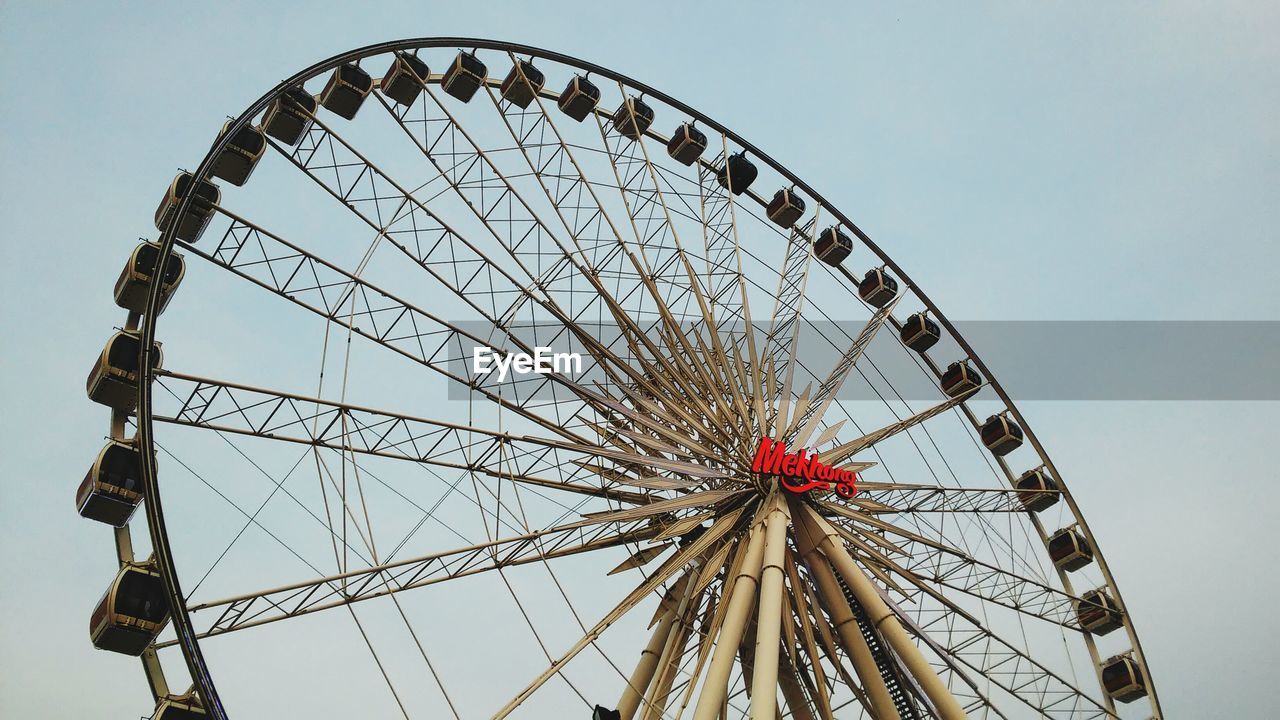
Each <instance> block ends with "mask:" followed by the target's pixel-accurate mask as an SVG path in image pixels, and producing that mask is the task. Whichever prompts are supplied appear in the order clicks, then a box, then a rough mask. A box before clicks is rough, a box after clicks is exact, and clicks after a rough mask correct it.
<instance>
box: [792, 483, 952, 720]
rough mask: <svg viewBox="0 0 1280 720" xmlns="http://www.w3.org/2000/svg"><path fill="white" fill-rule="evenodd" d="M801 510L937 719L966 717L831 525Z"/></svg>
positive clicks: (819, 542) (810, 510) (817, 516)
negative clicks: (927, 700) (932, 708)
mask: <svg viewBox="0 0 1280 720" xmlns="http://www.w3.org/2000/svg"><path fill="white" fill-rule="evenodd" d="M802 507H803V508H804V509H803V510H802V513H801V515H802V520H801V521H802V522H805V523H807V524H808V525H809V527H810V529H811V530H812V532H813V535H814V537H815V539H817V543H816V544H817V546H818V549H819V550H821V551H822V553H823V554H824V555H826V557H827V559H828V560H830V561H831V564H832V565H833V566H834V567H835V569H836V570H838V571H839V572H840V575H841V576H842V577H843V578H844V580H845V583H846V584H847V585H848V586H849V589H850V590H851V591H852V592H853V596H854V599H856V600H857V601H858V604H860V605H862V609H863V610H865V611H866V612H867V617H869V618H870V619H871V622H872V624H874V625H875V626H876V628H877V629H879V630H880V634H881V636H883V637H884V639H885V642H887V643H889V646H890V647H892V648H893V650H894V651H895V652H896V653H897V654H898V657H900V658H901V659H902V664H903V665H905V666H906V668H907V671H908V672H910V673H911V676H912V677H914V678H915V679H916V682H917V683H918V684H919V685H920V688H921V689H922V690H923V691H924V694H925V696H927V697H928V698H929V701H930V702H932V703H933V706H934V708H935V709H937V711H938V715H939V717H940V718H942V720H966V719H967V718H968V715H967V714H965V711H964V709H963V708H961V707H960V703H959V702H957V701H956V699H955V696H953V695H952V694H951V691H950V690H948V689H947V686H946V685H944V684H943V682H942V680H941V679H939V678H938V674H937V673H936V672H934V670H933V667H931V666H930V665H929V661H928V660H925V657H924V655H923V654H922V653H921V652H920V648H918V647H916V645H915V643H913V642H911V638H910V637H909V636H908V635H907V631H906V630H904V629H902V624H901V623H899V622H898V619H897V617H895V616H894V614H893V611H892V610H890V609H889V606H888V605H886V604H885V602H884V600H883V599H882V598H881V597H880V593H878V592H876V589H875V586H874V585H872V584H871V580H869V579H868V578H867V576H866V574H865V573H863V572H862V569H861V568H859V567H858V564H857V563H855V562H854V561H853V557H852V556H850V555H849V553H848V552H847V551H846V550H845V548H844V543H843V542H842V541H841V540H840V536H839V534H837V533H836V531H835V528H833V527H831V524H830V523H828V522H827V521H826V520H824V519H823V518H822V517H821V516H819V515H818V514H817V513H816V512H814V511H813V509H812V508H810V507H808V506H802Z"/></svg>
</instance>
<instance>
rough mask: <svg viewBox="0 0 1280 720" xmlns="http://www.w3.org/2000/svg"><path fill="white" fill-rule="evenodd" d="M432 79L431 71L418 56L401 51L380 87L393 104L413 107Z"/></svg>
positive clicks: (384, 76)
mask: <svg viewBox="0 0 1280 720" xmlns="http://www.w3.org/2000/svg"><path fill="white" fill-rule="evenodd" d="M430 77H431V70H430V69H428V68H427V64H426V63H425V62H423V61H422V60H421V59H419V58H418V56H417V55H414V54H413V53H407V52H404V51H400V52H397V53H396V59H395V60H393V61H392V62H391V67H389V68H387V74H386V75H383V76H382V82H381V83H380V84H379V85H378V87H379V88H380V89H381V90H382V94H383V95H386V96H387V97H388V98H390V99H391V101H392V102H394V103H397V104H400V105H412V104H413V101H414V100H417V99H418V96H419V95H421V94H422V89H423V88H424V87H426V86H427V79H428V78H430Z"/></svg>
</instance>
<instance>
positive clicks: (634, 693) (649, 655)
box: [618, 576, 692, 720]
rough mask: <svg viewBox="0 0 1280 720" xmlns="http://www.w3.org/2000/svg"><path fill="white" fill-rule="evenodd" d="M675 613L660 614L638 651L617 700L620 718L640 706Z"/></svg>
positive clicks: (629, 715)
mask: <svg viewBox="0 0 1280 720" xmlns="http://www.w3.org/2000/svg"><path fill="white" fill-rule="evenodd" d="M685 582H686V583H691V582H692V579H691V578H690V577H689V576H686V580H685ZM676 614H677V608H675V607H671V608H668V609H667V611H666V612H664V613H663V614H662V618H661V619H660V620H659V621H658V627H656V628H654V630H653V637H651V638H650V639H649V644H648V645H646V646H645V648H644V650H643V651H641V652H640V661H639V662H637V663H636V669H635V670H634V671H633V672H632V673H631V679H630V680H629V681H628V682H627V686H626V688H624V689H623V691H622V697H621V698H620V699H619V700H618V714H619V715H620V716H621V717H622V720H632V718H634V717H635V714H636V709H638V708H639V707H640V698H642V697H644V693H645V690H646V689H648V687H649V683H650V682H652V681H653V673H654V670H655V669H656V668H657V667H658V654H659V653H661V652H662V648H663V646H664V645H665V644H666V642H667V635H668V634H669V633H670V631H671V625H672V623H673V622H675V618H676Z"/></svg>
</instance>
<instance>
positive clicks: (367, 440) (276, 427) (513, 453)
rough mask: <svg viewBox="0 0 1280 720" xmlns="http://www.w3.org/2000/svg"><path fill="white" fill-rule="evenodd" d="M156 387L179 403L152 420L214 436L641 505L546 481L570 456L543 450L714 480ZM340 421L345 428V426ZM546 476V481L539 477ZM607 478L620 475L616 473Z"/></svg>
mask: <svg viewBox="0 0 1280 720" xmlns="http://www.w3.org/2000/svg"><path fill="white" fill-rule="evenodd" d="M158 382H159V383H160V384H161V385H162V386H164V387H167V388H169V390H170V391H172V392H173V394H174V395H175V396H176V397H179V398H182V400H181V405H180V406H179V407H178V408H177V409H176V410H175V411H174V412H173V413H171V414H168V415H163V414H157V416H156V419H157V420H159V421H161V422H170V423H174V424H180V425H190V426H194V427H201V428H206V429H212V430H217V431H221V432H231V433H237V434H241V435H253V436H258V437H263V438H267V439H271V440H280V441H285V442H293V443H299V444H307V445H313V446H318V447H326V448H330V449H334V450H338V451H344V452H356V453H361V454H367V455H376V456H381V457H389V458H393V459H401V460H410V461H413V462H417V463H420V464H424V465H429V466H435V467H444V468H449V469H453V470H465V471H468V472H476V473H480V474H484V475H488V476H490V477H495V478H500V479H501V478H507V479H511V480H513V481H516V482H527V483H528V484H530V485H536V486H539V487H544V488H551V489H557V490H564V491H567V492H573V493H579V494H585V495H593V496H598V497H605V498H608V499H612V500H618V501H622V502H628V503H637V504H638V503H645V504H647V503H648V502H649V501H650V498H649V496H647V495H642V494H638V493H633V492H629V491H623V490H619V489H616V488H610V487H593V486H590V485H579V484H575V483H569V482H563V481H556V480H552V479H550V477H554V476H555V475H557V474H560V473H561V472H562V470H561V468H562V466H563V465H564V464H565V463H566V462H569V461H570V460H569V458H567V457H562V456H559V455H554V456H552V457H550V458H548V457H547V454H546V453H545V452H543V451H544V450H553V451H557V452H560V451H563V452H567V453H569V454H570V455H571V456H572V455H577V456H583V457H587V458H599V459H605V460H613V461H616V462H619V463H622V464H631V465H634V466H639V467H645V468H649V469H650V472H658V473H664V472H670V473H677V474H684V475H687V476H690V477H695V478H711V477H721V476H722V474H721V473H718V472H716V471H713V470H711V469H708V468H705V467H703V466H700V465H696V464H692V463H688V462H683V461H679V460H672V459H669V458H662V457H652V456H647V455H641V454H637V453H634V452H625V451H622V450H612V449H609V448H604V447H600V446H596V445H585V444H577V443H571V442H567V441H562V440H556V439H550V438H539V437H532V436H528V435H512V434H510V433H503V432H496V431H491V430H485V429H481V428H476V427H472V426H468V425H461V424H457V423H447V422H443V421H438V420H429V419H425V418H419V417H414V416H411V415H404V414H400V413H393V412H386V411H381V410H375V409H371V408H365V407H361V406H356V405H351V404H347V403H340V402H335V401H331V400H324V399H320V398H311V397H305V396H302V395H295V394H291V393H282V392H276V391H272V390H265V389H261V388H254V387H250V386H247V385H239V384H234V383H228V382H224V381H219V380H212V379H209V378H201V377H196V376H191V375H182V374H178V373H173V372H170V371H163V372H162V373H161V374H160V376H159V378H158ZM342 421H345V422H347V423H348V425H347V427H346V428H345V429H344V427H343V424H342ZM543 474H546V475H547V476H550V477H542V475H543ZM612 477H613V479H618V478H624V477H625V475H624V474H622V473H617V474H615V475H614V476H612Z"/></svg>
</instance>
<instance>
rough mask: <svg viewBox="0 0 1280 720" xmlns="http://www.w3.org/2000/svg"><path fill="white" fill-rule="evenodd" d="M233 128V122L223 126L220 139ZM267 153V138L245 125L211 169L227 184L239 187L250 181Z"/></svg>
mask: <svg viewBox="0 0 1280 720" xmlns="http://www.w3.org/2000/svg"><path fill="white" fill-rule="evenodd" d="M230 128H231V121H230V120H228V121H227V122H226V124H225V125H223V126H222V132H221V133H220V134H219V136H218V137H219V138H221V137H222V136H223V135H226V134H227V130H228V129H230ZM266 151H267V138H266V136H265V135H263V134H262V133H261V132H259V131H258V129H257V128H255V127H253V126H251V125H245V126H244V127H242V128H240V129H239V130H237V131H236V133H235V135H232V136H231V140H230V141H229V142H228V143H227V146H226V147H224V148H223V149H222V152H220V153H218V157H217V159H216V160H214V161H213V167H211V168H210V169H209V171H210V172H212V173H213V174H214V175H215V176H217V177H220V178H222V179H223V180H226V181H227V182H229V183H231V184H232V185H235V186H236V187H239V186H241V185H244V184H245V183H246V182H248V181H249V175H251V174H252V173H253V169H254V168H255V167H257V166H258V161H259V160H261V159H262V155H263V153H265V152H266Z"/></svg>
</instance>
